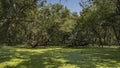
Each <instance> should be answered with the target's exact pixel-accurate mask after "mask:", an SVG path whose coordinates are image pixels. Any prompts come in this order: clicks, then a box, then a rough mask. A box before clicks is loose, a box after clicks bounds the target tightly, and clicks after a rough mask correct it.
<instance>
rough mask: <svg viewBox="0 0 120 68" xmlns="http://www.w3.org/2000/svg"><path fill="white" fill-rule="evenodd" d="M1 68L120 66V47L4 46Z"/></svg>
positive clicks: (0, 52)
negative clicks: (33, 47) (34, 47)
mask: <svg viewBox="0 0 120 68" xmlns="http://www.w3.org/2000/svg"><path fill="white" fill-rule="evenodd" d="M0 68H120V48H116V47H104V48H99V47H80V48H62V47H50V48H49V47H48V48H36V49H32V48H24V47H10V46H3V47H0Z"/></svg>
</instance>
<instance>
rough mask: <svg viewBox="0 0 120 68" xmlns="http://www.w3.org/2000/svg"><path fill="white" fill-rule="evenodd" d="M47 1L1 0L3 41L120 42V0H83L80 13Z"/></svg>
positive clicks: (0, 35)
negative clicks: (84, 0) (85, 0)
mask: <svg viewBox="0 0 120 68" xmlns="http://www.w3.org/2000/svg"><path fill="white" fill-rule="evenodd" d="M46 1H47V0H19V1H18V0H17V1H16V0H0V43H1V44H6V45H18V44H28V45H31V47H33V48H34V47H37V46H41V45H43V46H48V45H64V44H65V45H68V46H70V47H74V46H85V45H89V44H91V45H99V46H103V45H120V27H119V26H120V0H88V1H87V2H85V3H84V4H83V2H82V0H81V2H80V6H81V7H82V8H83V10H82V11H81V12H80V15H78V14H77V13H76V12H74V13H71V12H70V10H69V9H67V8H66V7H64V6H63V5H61V4H49V5H47V4H46ZM67 1H69V0H67ZM67 1H66V3H67Z"/></svg>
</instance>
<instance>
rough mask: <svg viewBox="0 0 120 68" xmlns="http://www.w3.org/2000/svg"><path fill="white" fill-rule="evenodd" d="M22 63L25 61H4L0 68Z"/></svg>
mask: <svg viewBox="0 0 120 68" xmlns="http://www.w3.org/2000/svg"><path fill="white" fill-rule="evenodd" d="M23 61H25V60H24V59H17V58H14V59H11V60H9V61H5V62H2V63H0V68H5V67H6V66H11V67H15V66H17V65H18V64H20V63H21V62H23Z"/></svg>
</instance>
